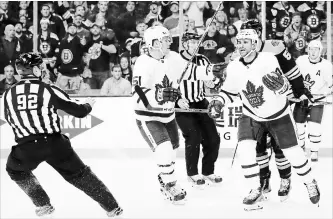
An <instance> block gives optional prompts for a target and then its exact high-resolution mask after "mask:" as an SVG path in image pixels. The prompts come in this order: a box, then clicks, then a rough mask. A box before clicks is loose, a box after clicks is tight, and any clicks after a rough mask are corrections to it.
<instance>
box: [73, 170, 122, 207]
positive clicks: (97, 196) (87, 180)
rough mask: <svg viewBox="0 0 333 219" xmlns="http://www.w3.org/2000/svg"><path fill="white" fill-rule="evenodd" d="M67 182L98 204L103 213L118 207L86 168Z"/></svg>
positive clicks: (110, 195) (107, 191) (101, 184)
mask: <svg viewBox="0 0 333 219" xmlns="http://www.w3.org/2000/svg"><path fill="white" fill-rule="evenodd" d="M67 181H68V182H69V183H71V184H72V185H73V186H75V187H76V188H78V189H80V190H81V191H83V192H84V193H86V194H87V195H88V196H89V197H91V198H92V199H94V200H95V201H96V202H98V204H99V205H100V206H101V207H102V208H103V209H104V210H105V211H107V212H111V211H113V210H114V209H116V208H118V207H119V205H118V203H117V201H116V199H115V198H114V197H113V195H112V194H111V192H110V191H109V189H108V188H107V187H106V186H105V185H104V183H103V182H102V181H101V180H100V179H98V177H97V176H96V175H95V174H94V173H93V172H92V171H91V169H90V168H89V167H88V166H86V167H85V168H84V169H82V170H81V171H80V172H79V173H77V174H76V176H75V177H73V178H71V179H69V180H67Z"/></svg>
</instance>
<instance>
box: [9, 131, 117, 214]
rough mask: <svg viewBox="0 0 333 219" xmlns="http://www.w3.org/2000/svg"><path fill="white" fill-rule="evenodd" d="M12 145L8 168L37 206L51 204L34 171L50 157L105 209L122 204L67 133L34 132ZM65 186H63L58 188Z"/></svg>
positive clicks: (63, 172)
mask: <svg viewBox="0 0 333 219" xmlns="http://www.w3.org/2000/svg"><path fill="white" fill-rule="evenodd" d="M33 137H34V138H30V139H29V140H27V141H24V140H23V141H19V142H18V144H17V145H16V146H13V147H12V150H11V153H10V154H9V157H8V160H7V165H6V171H7V172H8V174H9V176H10V178H11V179H12V180H13V181H15V182H16V183H17V184H18V185H19V187H20V188H21V189H22V190H23V191H24V192H25V193H26V194H27V195H28V196H29V197H30V199H31V200H32V202H33V203H34V204H35V206H37V207H41V206H45V205H49V204H50V199H49V197H48V195H47V194H46V192H45V191H44V189H43V188H42V186H41V185H40V184H39V182H38V180H37V178H36V177H35V176H34V175H33V174H32V171H33V170H34V169H36V168H37V166H38V165H39V164H40V163H42V162H44V161H46V162H47V163H48V164H49V165H51V166H52V167H53V168H54V169H55V170H56V171H57V172H58V173H59V174H60V175H61V176H62V177H63V178H64V179H65V180H66V181H68V182H69V183H71V184H72V185H73V186H75V187H77V188H78V189H80V190H82V191H83V192H85V193H86V194H87V195H88V196H90V197H91V198H92V199H94V200H95V201H97V202H98V203H99V204H100V205H101V206H102V208H103V209H104V210H106V211H112V210H113V209H114V208H116V207H118V204H117V202H116V200H115V199H114V197H113V196H112V194H111V193H110V191H109V190H108V189H107V187H106V186H105V185H104V184H103V182H102V181H100V180H99V179H98V178H97V176H96V175H95V174H94V173H93V172H92V171H91V170H90V168H89V167H88V166H86V165H85V164H84V163H83V162H82V160H81V159H80V158H79V156H78V155H77V154H76V153H75V151H74V150H73V148H72V146H71V143H70V140H69V139H68V137H67V136H65V135H62V134H60V133H56V134H51V135H38V136H33ZM57 189H61V188H57Z"/></svg>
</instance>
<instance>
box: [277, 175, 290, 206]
mask: <svg viewBox="0 0 333 219" xmlns="http://www.w3.org/2000/svg"><path fill="white" fill-rule="evenodd" d="M290 189H291V179H290V177H289V178H288V179H281V184H280V189H279V191H278V196H279V197H280V201H281V202H284V201H286V200H287V199H288V198H289V193H290Z"/></svg>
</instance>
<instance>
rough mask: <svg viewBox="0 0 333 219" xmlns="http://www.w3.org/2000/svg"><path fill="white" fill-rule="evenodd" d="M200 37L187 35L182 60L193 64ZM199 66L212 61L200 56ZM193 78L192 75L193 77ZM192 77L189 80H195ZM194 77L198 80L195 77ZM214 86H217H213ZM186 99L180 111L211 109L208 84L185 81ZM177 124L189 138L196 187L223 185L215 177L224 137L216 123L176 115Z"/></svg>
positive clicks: (188, 152)
mask: <svg viewBox="0 0 333 219" xmlns="http://www.w3.org/2000/svg"><path fill="white" fill-rule="evenodd" d="M199 39H200V36H199V35H197V34H194V33H185V34H184V35H183V37H182V44H183V47H184V48H185V50H184V51H181V53H180V54H181V56H182V57H183V59H185V60H190V59H191V56H192V54H193V53H194V51H195V48H196V47H197V46H198V43H199ZM192 61H193V62H194V63H195V64H197V65H208V64H210V62H209V60H208V59H207V58H206V57H205V56H203V55H196V56H195V57H194V58H193V60H192ZM191 76H192V75H191ZM191 76H190V77H189V78H191ZM193 77H195V76H194V75H193ZM213 84H214V83H213ZM180 91H181V94H182V97H181V98H180V99H179V100H178V101H177V102H176V107H178V108H182V109H188V108H196V109H207V107H208V104H209V102H208V100H207V99H206V98H205V89H204V81H202V80H198V81H195V82H193V81H189V80H183V81H182V82H181V84H180ZM176 121H177V124H178V126H179V128H180V129H181V131H182V133H183V136H184V138H185V160H186V170H187V175H188V180H189V181H190V182H191V183H192V184H193V185H194V186H195V187H201V186H203V185H204V184H205V183H206V181H207V183H219V182H222V178H221V177H220V176H217V175H215V174H214V169H215V168H214V165H215V162H216V160H217V157H218V152H219V148H220V136H219V134H218V132H217V129H216V126H215V122H214V120H213V119H211V118H210V117H209V116H208V115H207V114H203V113H180V112H177V113H176ZM200 144H202V147H203V159H202V175H201V174H199V172H198V161H199V154H200Z"/></svg>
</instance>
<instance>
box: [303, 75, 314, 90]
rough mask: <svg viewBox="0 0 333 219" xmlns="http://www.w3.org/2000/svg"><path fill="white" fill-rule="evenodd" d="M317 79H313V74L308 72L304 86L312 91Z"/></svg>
mask: <svg viewBox="0 0 333 219" xmlns="http://www.w3.org/2000/svg"><path fill="white" fill-rule="evenodd" d="M315 83H316V82H315V81H312V80H311V76H310V74H307V75H306V76H305V78H304V86H305V87H306V89H308V90H309V91H311V87H312V86H313V85H314V84H315Z"/></svg>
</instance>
